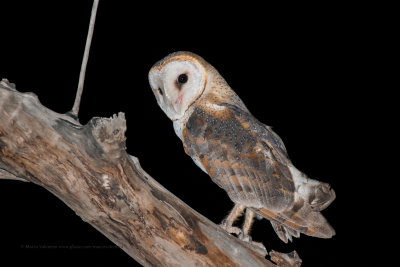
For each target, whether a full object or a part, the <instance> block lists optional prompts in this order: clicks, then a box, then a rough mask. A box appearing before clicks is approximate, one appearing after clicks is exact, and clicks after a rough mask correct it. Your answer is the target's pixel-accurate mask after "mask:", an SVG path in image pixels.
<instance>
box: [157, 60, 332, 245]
mask: <svg viewBox="0 0 400 267" xmlns="http://www.w3.org/2000/svg"><path fill="white" fill-rule="evenodd" d="M180 56H181V57H182V56H184V58H185V60H189V59H190V58H192V60H193V61H194V62H195V63H196V64H200V65H201V67H198V69H199V72H201V71H203V72H204V76H205V77H204V78H202V80H201V81H202V82H203V83H204V86H203V85H201V86H199V88H202V89H201V90H199V89H196V96H195V97H193V99H192V100H191V102H189V103H190V104H188V106H187V107H185V112H184V115H182V116H180V117H179V118H177V119H175V118H174V128H175V130H176V132H177V134H178V136H179V137H180V138H181V139H182V142H183V145H184V149H185V152H186V153H187V154H188V155H189V156H191V157H192V159H193V160H194V161H195V163H196V164H197V165H199V167H200V168H202V169H203V170H204V171H205V172H206V173H207V174H208V175H209V176H210V177H211V179H212V180H213V181H214V182H215V183H216V184H217V185H219V186H220V187H221V188H223V189H224V190H225V191H226V192H227V193H228V195H229V197H230V198H231V200H232V201H233V202H234V203H236V204H240V205H243V206H245V207H246V208H248V209H251V210H252V211H254V212H255V213H257V214H259V215H261V216H262V217H264V218H266V219H268V220H270V221H271V223H272V226H273V228H274V230H275V231H276V233H277V234H278V236H279V237H280V238H281V239H282V240H283V241H284V242H287V241H288V240H291V239H292V236H295V237H299V235H300V233H304V234H307V235H310V236H315V237H321V238H329V237H331V236H333V235H334V234H335V232H334V230H333V228H332V227H331V226H330V225H329V224H328V222H327V221H326V219H325V218H324V217H323V216H322V214H321V213H320V211H321V210H323V209H324V208H326V207H327V206H328V205H329V204H330V203H331V202H332V201H333V200H334V198H335V193H334V191H333V190H332V189H331V188H330V186H329V185H328V184H326V183H322V182H319V181H316V180H312V179H310V178H308V177H307V176H306V175H304V174H303V173H301V172H300V171H298V170H297V169H296V168H295V167H294V166H293V164H292V163H291V161H290V160H289V158H288V154H287V152H286V148H285V146H284V145H283V142H282V140H281V139H280V138H279V137H278V135H277V134H275V133H274V132H273V131H272V129H271V128H270V127H268V126H266V125H264V124H262V123H261V122H259V121H258V120H257V119H256V118H254V117H253V116H252V115H251V114H250V112H249V111H248V110H247V108H246V107H245V105H244V104H243V102H242V101H241V100H240V98H239V97H238V96H237V95H236V94H235V93H234V92H233V90H232V89H231V88H230V87H229V86H228V84H227V83H226V82H225V80H224V79H223V78H222V77H221V76H220V75H219V73H218V72H217V71H216V70H215V69H214V68H213V67H212V66H211V65H209V64H208V63H206V62H205V61H204V60H203V59H201V60H198V58H199V57H198V56H196V55H193V54H191V53H185V52H184V53H181V54H179V53H178V54H174V55H173V56H170V57H168V58H167V60H169V61H171V58H172V59H173V58H174V57H175V58H176V60H177V61H179V57H180ZM158 64H163V63H158ZM158 68H161V67H158ZM182 69H184V68H182ZM180 72H181V70H180V69H179V71H178V72H177V73H180ZM160 75H161V74H160ZM174 75H176V74H174ZM188 75H189V76H188V77H189V79H190V78H191V75H190V71H189V74H188ZM202 86H203V87H202ZM183 90H184V89H183ZM198 91H200V93H197V92H198ZM166 93H168V92H166ZM177 94H178V95H179V92H178V93H177ZM162 101H164V100H162ZM160 102H161V101H160ZM175 102H176V101H175ZM160 105H161V104H160ZM164 105H166V106H167V105H170V104H164ZM172 109H173V108H171V110H172ZM175 109H176V110H179V107H177V108H175ZM171 116H172V115H171Z"/></svg>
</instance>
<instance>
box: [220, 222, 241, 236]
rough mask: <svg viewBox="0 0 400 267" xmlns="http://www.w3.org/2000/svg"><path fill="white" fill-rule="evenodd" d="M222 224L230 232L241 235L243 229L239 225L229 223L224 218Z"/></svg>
mask: <svg viewBox="0 0 400 267" xmlns="http://www.w3.org/2000/svg"><path fill="white" fill-rule="evenodd" d="M220 226H221V227H222V229H224V230H225V231H227V232H228V233H230V234H236V235H240V234H241V233H242V230H241V229H240V228H239V227H235V226H232V225H227V223H226V220H223V221H222V223H221V224H220Z"/></svg>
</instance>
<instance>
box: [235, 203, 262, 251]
mask: <svg viewBox="0 0 400 267" xmlns="http://www.w3.org/2000/svg"><path fill="white" fill-rule="evenodd" d="M255 215H256V214H255V213H254V211H252V210H251V209H246V217H245V218H244V223H243V227H242V232H241V233H240V235H239V238H240V239H241V240H243V241H246V242H249V243H250V244H252V245H255V246H257V247H260V248H262V249H265V250H266V248H265V247H264V245H263V244H262V243H260V242H254V241H252V239H251V236H250V230H251V226H252V225H253V222H254V216H255Z"/></svg>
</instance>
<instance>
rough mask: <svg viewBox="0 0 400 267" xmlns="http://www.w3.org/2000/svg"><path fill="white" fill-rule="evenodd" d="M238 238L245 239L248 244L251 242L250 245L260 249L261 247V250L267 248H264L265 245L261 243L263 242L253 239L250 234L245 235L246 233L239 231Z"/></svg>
mask: <svg viewBox="0 0 400 267" xmlns="http://www.w3.org/2000/svg"><path fill="white" fill-rule="evenodd" d="M239 239H240V240H243V241H245V242H247V243H249V244H251V245H253V246H255V247H258V248H261V249H263V250H265V251H266V250H267V249H266V248H265V246H264V245H263V243H261V242H255V241H253V240H252V238H251V236H250V235H246V234H244V233H243V232H242V233H240V235H239Z"/></svg>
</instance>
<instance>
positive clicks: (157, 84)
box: [149, 52, 207, 120]
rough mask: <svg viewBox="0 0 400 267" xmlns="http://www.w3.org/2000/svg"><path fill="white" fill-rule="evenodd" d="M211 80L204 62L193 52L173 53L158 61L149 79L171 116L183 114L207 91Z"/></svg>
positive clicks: (175, 116) (161, 105) (175, 118)
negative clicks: (208, 80) (206, 88)
mask: <svg viewBox="0 0 400 267" xmlns="http://www.w3.org/2000/svg"><path fill="white" fill-rule="evenodd" d="M206 80H207V73H206V70H205V68H204V66H203V65H202V64H201V63H200V62H199V60H198V59H196V58H194V57H193V56H192V55H191V54H190V53H186V52H178V53H174V54H171V55H169V56H167V57H165V58H164V59H162V60H161V61H159V62H158V63H156V64H155V65H154V66H153V67H152V68H151V70H150V72H149V82H150V86H151V89H152V90H153V93H154V95H155V96H156V99H157V103H158V105H159V106H160V107H161V109H162V110H163V111H164V112H165V114H167V116H168V117H169V118H170V119H171V120H178V119H180V118H182V117H183V115H184V114H185V111H186V110H187V109H188V108H189V106H190V105H191V104H192V103H193V102H194V101H195V100H196V99H197V98H198V97H199V96H200V95H201V94H202V93H203V91H204V88H205V85H206Z"/></svg>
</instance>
